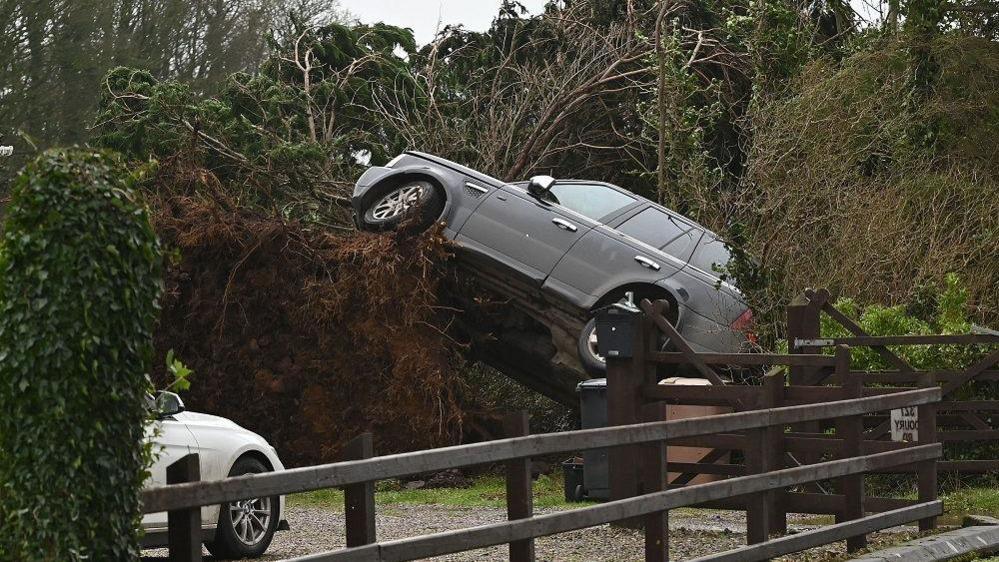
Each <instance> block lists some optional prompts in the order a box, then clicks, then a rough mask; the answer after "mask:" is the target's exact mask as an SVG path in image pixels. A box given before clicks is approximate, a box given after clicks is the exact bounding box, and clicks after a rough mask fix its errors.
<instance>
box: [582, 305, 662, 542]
mask: <svg viewBox="0 0 999 562" xmlns="http://www.w3.org/2000/svg"><path fill="white" fill-rule="evenodd" d="M631 329H632V338H633V340H632V341H633V344H632V357H631V358H626V359H619V358H613V357H608V358H607V425H608V426H615V425H629V424H634V423H638V422H639V421H641V413H642V406H643V405H644V404H645V400H644V398H643V395H642V385H643V384H645V383H646V382H650V380H648V379H649V377H648V374H649V372H650V370H651V373H652V375H653V376H654V374H655V365H654V364H652V363H649V360H648V357H649V351H650V349H651V345H652V343H651V342H652V341H654V340H655V339H657V334H658V331H657V329H656V328H655V327H654V326H653V325H652V320H651V319H650V318H649V317H648V316H646V315H645V314H635V315H634V316H632V323H631ZM640 449H641V448H640V447H637V446H633V445H629V446H624V447H613V448H611V449H610V450H609V451H608V455H607V461H608V465H609V466H608V473H609V475H610V499H612V500H619V499H624V498H630V497H633V496H635V495H636V494H638V493H639V488H640V486H639V481H640V478H641V474H640V473H639V471H640V470H641V464H642V463H641V462H640V460H639V458H640ZM584 470H585V469H584ZM640 525H642V521H641V520H638V521H625V522H621V523H620V524H619V526H622V527H630V528H636V529H637V528H640Z"/></svg>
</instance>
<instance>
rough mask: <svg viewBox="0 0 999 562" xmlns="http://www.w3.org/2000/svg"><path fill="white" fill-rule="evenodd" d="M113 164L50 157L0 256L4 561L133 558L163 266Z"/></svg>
mask: <svg viewBox="0 0 999 562" xmlns="http://www.w3.org/2000/svg"><path fill="white" fill-rule="evenodd" d="M131 183H132V179H130V176H129V174H128V172H127V170H125V169H124V167H123V165H122V164H121V163H120V161H119V160H118V159H116V158H115V157H113V156H111V155H108V154H105V153H96V152H93V151H82V150H69V151H65V150H59V151H49V152H46V153H44V154H43V155H42V156H40V157H39V158H38V159H36V160H35V161H34V162H33V163H31V164H29V165H28V166H27V167H26V169H25V171H24V172H23V173H22V174H21V175H20V176H19V177H18V178H17V180H16V181H15V183H14V187H13V191H12V197H11V201H10V205H9V207H8V209H7V219H6V224H5V229H4V233H3V239H2V246H0V413H2V414H0V529H2V532H0V560H18V561H34V560H60V561H62V560H83V559H87V560H129V559H137V558H138V556H139V545H138V528H139V521H140V513H139V491H140V488H141V485H142V482H143V480H144V479H145V477H146V475H147V471H146V466H147V459H148V457H149V455H148V447H144V446H143V445H142V443H143V428H144V421H145V419H146V417H147V415H148V414H147V410H146V407H145V400H144V395H145V392H146V391H147V390H148V389H149V382H148V381H149V379H148V375H147V373H148V372H149V367H150V359H151V356H152V353H151V351H152V330H153V326H154V323H155V321H156V319H157V316H158V304H157V303H158V299H159V296H160V294H161V292H162V285H163V283H162V277H163V272H162V256H161V250H160V245H159V242H158V241H157V238H156V235H155V233H154V231H153V229H152V227H151V226H150V222H149V216H148V213H147V210H146V208H145V207H144V206H143V205H142V204H141V203H140V202H139V201H138V200H137V198H136V195H135V192H134V191H133V190H132V186H131Z"/></svg>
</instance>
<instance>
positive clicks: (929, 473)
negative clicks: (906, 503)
mask: <svg viewBox="0 0 999 562" xmlns="http://www.w3.org/2000/svg"><path fill="white" fill-rule="evenodd" d="M919 386H920V387H921V388H933V387H935V386H937V380H936V376H935V375H934V374H933V373H932V372H921V373H919ZM918 416H919V420H918V422H917V426H918V431H919V440H918V442H919V444H920V445H925V444H928V443H936V442H937V405H936V404H926V405H923V406H919V409H918ZM937 460H938V459H931V460H928V461H923V462H920V463H918V464H917V465H916V473H917V478H918V480H919V484H918V487H919V501H920V502H928V501H934V500H936V499H937ZM936 527H937V518H936V517H927V518H926V519H920V520H919V530H920V531H929V530H930V529H936Z"/></svg>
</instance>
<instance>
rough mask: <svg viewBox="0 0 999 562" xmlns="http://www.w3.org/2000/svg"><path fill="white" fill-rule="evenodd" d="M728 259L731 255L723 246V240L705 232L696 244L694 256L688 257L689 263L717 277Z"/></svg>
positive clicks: (726, 264)
mask: <svg viewBox="0 0 999 562" xmlns="http://www.w3.org/2000/svg"><path fill="white" fill-rule="evenodd" d="M729 259H731V255H730V254H729V252H728V248H726V247H725V242H724V241H723V240H722V239H720V238H717V237H715V236H712V235H710V234H705V235H704V238H703V239H701V243H700V244H698V245H697V250H696V251H695V252H694V256H693V257H692V258H691V259H690V265H692V266H694V267H696V268H697V269H700V270H701V271H705V272H707V273H710V274H712V275H714V276H716V277H717V276H719V275H721V273H723V272H724V271H721V270H723V269H724V268H725V267H727V266H728V261H729Z"/></svg>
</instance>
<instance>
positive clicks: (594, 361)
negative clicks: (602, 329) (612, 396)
mask: <svg viewBox="0 0 999 562" xmlns="http://www.w3.org/2000/svg"><path fill="white" fill-rule="evenodd" d="M596 329H597V318H596V317H593V318H590V321H589V322H587V323H586V325H585V326H583V331H582V332H580V333H579V340H578V342H577V349H578V351H579V362H580V363H581V364H582V365H583V370H585V371H586V374H588V375H592V376H593V377H602V376H604V374H605V373H606V372H607V363H605V362H604V361H602V360H600V359H599V358H598V357H597V356H596V355H594V353H593V351H592V349H591V347H590V345H591V344H590V336H591V334H593V332H594V331H595V330H596Z"/></svg>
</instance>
